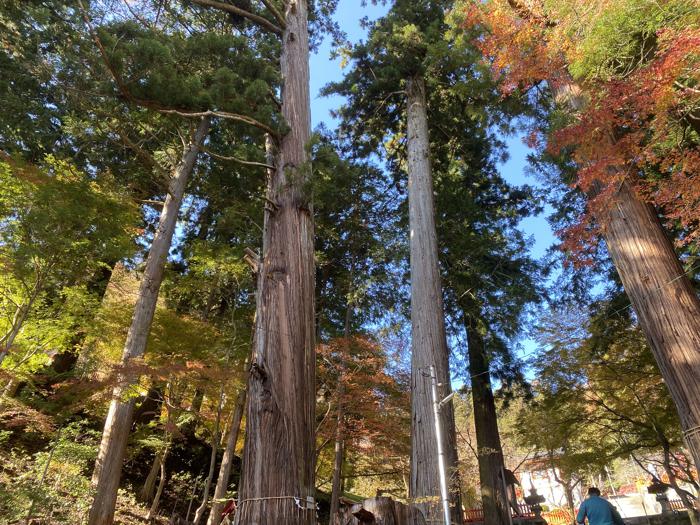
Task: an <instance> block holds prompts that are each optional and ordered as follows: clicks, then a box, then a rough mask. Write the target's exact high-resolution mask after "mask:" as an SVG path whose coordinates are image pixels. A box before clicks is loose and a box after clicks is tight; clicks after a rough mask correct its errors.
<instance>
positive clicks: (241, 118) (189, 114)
mask: <svg viewBox="0 0 700 525" xmlns="http://www.w3.org/2000/svg"><path fill="white" fill-rule="evenodd" d="M152 109H155V110H156V111H158V112H160V113H163V114H166V115H177V116H179V117H185V118H200V117H219V118H225V119H229V120H237V121H238V122H244V123H245V124H250V125H251V126H254V127H256V128H258V129H261V130H263V131H264V132H265V133H269V134H270V135H272V136H273V137H277V138H279V133H277V132H276V131H275V130H273V129H272V128H271V127H270V126H268V125H267V124H263V123H262V122H260V121H259V120H255V119H254V118H252V117H248V116H246V115H239V114H238V113H229V112H228V111H212V110H207V111H183V110H180V109H169V108H159V107H153V108H152Z"/></svg>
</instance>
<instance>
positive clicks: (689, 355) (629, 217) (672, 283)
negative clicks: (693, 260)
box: [601, 182, 700, 467]
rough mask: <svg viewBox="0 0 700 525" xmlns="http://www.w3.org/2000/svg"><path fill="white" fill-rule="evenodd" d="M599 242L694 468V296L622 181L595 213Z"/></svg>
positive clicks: (697, 327)
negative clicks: (603, 245)
mask: <svg viewBox="0 0 700 525" xmlns="http://www.w3.org/2000/svg"><path fill="white" fill-rule="evenodd" d="M601 223H602V224H603V228H604V231H603V234H604V237H605V242H606V244H607V247H608V251H609V252H610V256H611V257H612V260H613V263H614V264H615V268H616V269H617V272H618V274H619V275H620V279H621V280H622V284H623V285H624V288H625V292H626V293H627V296H628V297H629V298H630V301H631V302H632V306H633V307H634V311H635V313H636V314H637V317H638V319H639V324H640V326H641V327H642V330H643V331H644V333H645V335H646V337H647V340H648V341H649V345H650V347H651V350H652V352H653V353H654V357H655V358H656V362H657V363H658V365H659V369H660V370H661V375H662V376H663V378H664V381H665V382H666V386H668V389H669V391H670V393H671V397H672V398H673V401H674V402H675V404H676V408H677V409H678V415H679V416H680V420H681V426H682V428H683V432H684V436H685V439H686V442H687V444H688V448H689V449H690V451H691V453H692V456H693V460H694V461H695V465H696V466H697V467H700V381H699V380H698V378H700V299H698V295H697V293H696V292H695V290H694V289H693V286H692V284H691V282H690V279H688V276H687V275H686V274H685V272H684V270H683V268H682V266H681V264H680V262H679V260H678V256H677V255H676V253H675V251H674V249H673V246H672V245H671V242H670V241H669V239H668V237H667V236H666V234H665V232H664V230H663V227H662V226H661V223H660V221H659V218H658V216H657V215H656V212H655V211H654V209H653V208H652V207H651V206H650V205H649V204H647V203H646V202H644V201H642V199H640V197H639V196H638V195H637V193H636V192H635V190H634V188H632V187H631V185H630V183H629V182H624V183H623V184H622V185H621V186H620V189H619V191H618V192H617V194H616V195H615V196H614V198H613V199H612V202H611V203H610V205H609V207H608V209H607V212H606V213H605V214H604V216H603V217H601Z"/></svg>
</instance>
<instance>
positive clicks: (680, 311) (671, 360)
mask: <svg viewBox="0 0 700 525" xmlns="http://www.w3.org/2000/svg"><path fill="white" fill-rule="evenodd" d="M509 4H510V5H511V7H512V8H513V9H514V10H515V11H516V12H517V13H518V15H519V16H521V17H524V18H525V19H532V16H533V15H532V13H531V12H530V11H529V10H528V9H527V8H526V7H525V8H524V7H523V5H522V4H520V3H519V2H517V1H515V0H509ZM550 87H551V90H552V93H553V94H554V98H555V100H556V101H557V102H559V103H561V104H564V105H566V106H568V107H569V108H570V109H572V110H573V111H574V112H577V111H580V110H581V109H582V108H583V107H584V106H585V104H586V97H585V96H584V92H583V90H582V89H581V88H580V86H578V85H577V84H575V83H574V82H573V79H571V78H569V79H568V82H567V83H564V84H563V85H562V83H559V85H555V83H551V85H550ZM598 219H599V221H600V223H601V224H602V226H603V236H604V238H605V243H606V245H607V247H608V252H609V253H610V257H611V258H612V261H613V264H614V265H615V268H616V269H617V272H618V274H619V275H620V279H621V280H622V284H623V286H624V288H625V292H626V293H627V296H628V297H629V298H630V301H631V303H632V306H633V307H634V311H635V313H636V314H637V317H638V319H639V324H640V326H641V327H642V330H643V331H644V334H645V335H646V337H647V340H648V341H649V346H650V347H651V350H652V352H653V354H654V357H655V359H656V362H657V363H658V365H659V369H660V370H661V375H662V376H663V378H664V381H665V383H666V385H667V386H668V389H669V392H670V393H671V397H672V398H673V401H674V403H675V405H676V409H677V410H678V415H679V417H680V420H681V427H682V429H683V435H684V438H685V441H686V444H687V445H688V448H689V449H690V452H691V454H692V456H693V461H694V462H695V466H696V468H697V469H700V381H698V380H697V378H698V377H700V299H698V295H697V293H696V292H695V290H694V289H693V286H692V284H691V282H690V279H689V278H688V276H687V275H686V274H685V272H684V270H683V268H682V266H681V264H680V262H679V260H678V256H677V254H676V252H675V250H674V249H673V246H672V245H671V242H670V241H669V239H668V237H667V236H666V233H665V232H664V229H663V226H662V225H661V222H660V221H659V218H658V215H657V214H656V210H655V209H654V208H652V206H651V205H650V204H648V203H646V202H644V201H643V200H642V199H641V198H640V197H639V195H637V193H636V192H635V190H634V188H632V187H631V185H630V183H629V181H625V182H623V183H622V185H621V186H620V188H619V190H618V191H617V193H616V194H615V195H614V197H613V199H612V201H611V202H610V204H609V205H608V207H607V210H606V211H605V212H603V213H602V214H601V216H600V217H598Z"/></svg>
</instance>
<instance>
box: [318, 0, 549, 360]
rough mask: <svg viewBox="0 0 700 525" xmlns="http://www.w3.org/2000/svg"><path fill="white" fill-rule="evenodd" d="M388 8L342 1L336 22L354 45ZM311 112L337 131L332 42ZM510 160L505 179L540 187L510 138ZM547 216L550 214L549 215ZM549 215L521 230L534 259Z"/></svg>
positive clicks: (337, 74) (545, 241)
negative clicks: (329, 90)
mask: <svg viewBox="0 0 700 525" xmlns="http://www.w3.org/2000/svg"><path fill="white" fill-rule="evenodd" d="M387 10H388V7H386V6H372V5H368V6H366V7H361V6H360V0H340V2H339V5H338V9H337V11H336V14H335V18H336V20H337V21H338V23H339V24H340V27H341V29H342V30H343V31H345V32H346V33H347V35H348V38H349V39H350V41H351V42H357V41H359V40H361V39H364V38H365V37H366V32H365V31H364V30H363V29H362V28H361V27H360V24H359V20H360V19H361V18H362V17H364V16H368V17H369V18H370V19H376V18H379V17H381V16H382V15H383V14H384V13H386V11H387ZM310 65H311V111H312V121H313V126H314V127H315V126H317V125H318V124H320V123H325V124H326V125H327V126H328V127H329V128H330V129H333V127H334V125H335V123H334V121H333V119H332V118H331V116H330V111H331V110H332V109H334V108H337V107H339V106H340V105H341V104H342V102H343V100H342V98H341V97H338V96H335V97H321V96H319V91H320V89H321V88H322V87H323V86H325V85H326V84H327V83H328V82H331V81H335V80H340V79H341V78H342V76H343V70H342V68H341V66H340V60H339V59H336V60H331V58H330V46H329V42H327V41H326V42H324V43H323V45H322V46H321V48H320V49H319V51H318V52H317V53H316V54H314V55H312V56H311V62H310ZM506 142H507V144H508V152H509V159H508V161H507V162H505V163H503V164H501V165H500V166H499V169H500V171H501V174H502V175H503V177H504V178H505V179H506V180H507V181H509V182H510V183H512V184H515V185H522V184H530V185H533V186H537V181H536V180H535V179H534V178H533V177H532V176H529V175H527V174H526V165H527V161H526V158H527V155H528V152H529V149H528V147H527V146H526V145H525V144H524V143H523V141H522V138H521V137H518V136H514V137H507V138H506ZM545 214H546V212H545ZM545 214H542V215H539V216H536V217H529V218H527V219H525V220H524V221H523V222H522V223H521V229H522V230H523V231H524V232H525V233H526V234H527V235H528V236H530V237H531V238H532V242H533V244H532V247H531V250H530V251H531V253H532V255H533V256H534V257H542V256H543V255H544V253H545V252H546V251H547V249H548V248H549V247H550V246H551V245H552V244H553V243H554V241H555V238H554V235H553V233H552V229H551V228H550V226H549V224H548V223H547V220H546V218H545ZM521 343H522V352H523V353H524V354H530V353H532V352H533V351H534V350H535V343H534V342H533V341H531V340H529V339H527V338H525V339H524V340H523V341H522V342H521Z"/></svg>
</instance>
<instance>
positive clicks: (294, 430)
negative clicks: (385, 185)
mask: <svg viewBox="0 0 700 525" xmlns="http://www.w3.org/2000/svg"><path fill="white" fill-rule="evenodd" d="M307 16H308V7H307V2H306V0H286V1H285V18H286V24H285V29H284V32H283V35H282V57H281V71H282V78H283V89H282V114H283V116H284V118H285V121H286V122H287V125H288V126H289V131H288V133H287V134H286V135H285V136H284V137H283V138H282V140H281V145H280V151H279V153H278V154H277V155H276V162H275V165H276V170H275V172H274V174H273V175H272V177H271V178H270V181H269V185H268V194H267V202H268V204H267V206H266V210H265V226H264V233H263V261H262V268H261V269H260V272H261V273H260V280H259V283H260V284H259V287H260V288H259V291H258V293H259V295H258V299H259V301H258V313H257V319H256V327H255V328H256V334H255V336H256V337H255V347H254V356H253V365H252V369H251V374H250V378H249V383H248V396H249V400H248V412H247V420H246V421H247V432H246V437H247V439H246V443H245V451H244V454H243V473H242V476H243V479H242V482H241V490H240V496H239V497H240V500H239V506H238V512H237V513H236V518H235V523H236V524H245V525H262V524H268V523H285V524H288V525H296V524H299V525H301V524H312V523H315V519H316V509H315V505H314V504H313V503H312V501H313V497H314V444H315V436H314V409H315V405H314V401H315V397H314V395H315V366H316V364H315V352H314V231H313V217H312V205H311V195H310V194H309V187H308V186H309V185H308V182H309V180H310V174H311V166H310V159H309V155H308V153H307V146H308V142H309V139H310V133H311V113H310V97H309V39H308V27H307ZM307 498H310V500H307Z"/></svg>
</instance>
